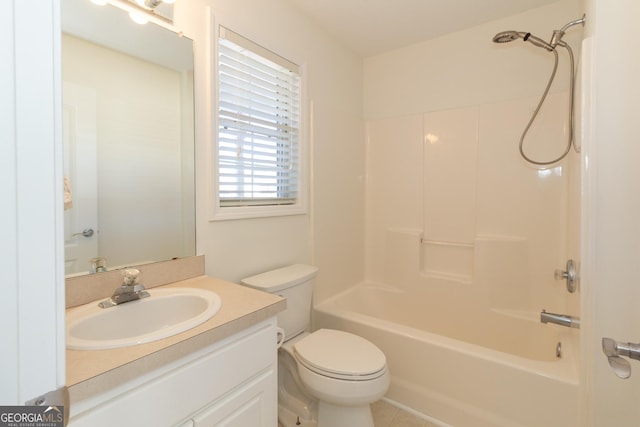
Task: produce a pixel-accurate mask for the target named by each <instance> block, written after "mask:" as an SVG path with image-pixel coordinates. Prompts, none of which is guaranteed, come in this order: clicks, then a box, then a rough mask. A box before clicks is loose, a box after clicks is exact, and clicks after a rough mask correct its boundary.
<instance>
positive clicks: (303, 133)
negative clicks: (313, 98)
mask: <svg viewBox="0 0 640 427" xmlns="http://www.w3.org/2000/svg"><path fill="white" fill-rule="evenodd" d="M212 27H213V28H214V32H213V34H212V49H211V52H212V57H211V65H212V66H211V69H212V83H213V87H212V91H211V93H212V95H213V96H212V100H213V102H212V105H211V107H212V108H211V118H212V120H211V123H212V126H211V132H212V135H211V136H212V138H211V139H212V143H211V144H210V147H211V164H210V174H211V176H210V179H209V182H210V183H211V191H210V195H211V204H210V220H211V221H220V220H233V219H244V218H262V217H274V216H287V215H303V214H306V213H307V212H308V193H309V185H308V181H309V164H310V162H309V161H308V157H309V156H308V153H309V150H308V148H309V132H308V129H309V126H310V118H309V112H308V111H307V107H306V106H307V105H308V102H307V97H306V81H307V79H306V65H305V64H302V65H298V75H299V78H300V94H299V96H300V106H299V115H300V127H299V140H298V169H299V173H298V185H297V188H298V191H297V195H296V196H297V197H296V199H295V202H294V203H290V204H273V205H256V204H246V205H242V206H221V200H220V193H219V188H220V178H219V167H220V165H219V106H220V104H219V90H218V88H219V59H218V52H219V40H220V37H221V32H224V31H227V32H231V33H233V35H234V36H237V37H241V38H244V39H245V40H247V41H248V42H249V43H252V44H253V45H255V46H257V47H258V49H259V51H255V50H253V49H251V50H252V51H253V52H254V53H257V54H259V55H261V56H263V57H266V58H267V59H271V58H270V57H272V56H273V55H275V56H276V57H281V56H280V55H278V54H276V53H274V52H273V51H270V50H268V49H266V48H264V47H262V46H260V45H259V44H257V43H256V42H254V41H252V40H250V39H248V38H246V37H244V36H242V35H240V34H239V33H237V32H235V31H233V30H230V29H228V27H225V26H223V25H213V26H212ZM263 53H265V54H266V55H265V54H263ZM267 55H269V56H267ZM283 59H284V58H283ZM284 61H287V62H291V61H289V60H287V59H284ZM274 62H275V61H274Z"/></svg>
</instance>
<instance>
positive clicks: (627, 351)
mask: <svg viewBox="0 0 640 427" xmlns="http://www.w3.org/2000/svg"><path fill="white" fill-rule="evenodd" d="M602 352H603V353H604V354H605V356H607V360H608V361H609V366H611V369H613V372H614V373H615V374H616V375H617V376H618V377H619V378H622V379H627V378H629V377H630V376H631V364H630V363H629V361H628V360H627V359H624V357H628V358H630V359H634V360H640V344H636V343H632V342H619V341H616V340H614V339H611V338H602Z"/></svg>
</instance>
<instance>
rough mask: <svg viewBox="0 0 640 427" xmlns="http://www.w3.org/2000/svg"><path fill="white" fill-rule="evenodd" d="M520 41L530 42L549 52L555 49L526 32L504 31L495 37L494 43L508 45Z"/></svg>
mask: <svg viewBox="0 0 640 427" xmlns="http://www.w3.org/2000/svg"><path fill="white" fill-rule="evenodd" d="M518 39H522V40H524V41H526V42H530V43H532V44H534V45H535V46H538V47H542V48H544V49H546V50H549V51H551V50H553V47H552V46H551V45H550V44H549V43H547V42H545V41H544V40H542V39H540V38H538V37H536V36H534V35H533V34H531V33H525V32H524V31H502V32H500V33H498V34H496V35H495V36H493V42H494V43H508V42H512V41H514V40H518Z"/></svg>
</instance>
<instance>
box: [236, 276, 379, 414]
mask: <svg viewBox="0 0 640 427" xmlns="http://www.w3.org/2000/svg"><path fill="white" fill-rule="evenodd" d="M317 272H318V269H317V268H316V267H314V266H310V265H304V264H295V265H290V266H287V267H283V268H279V269H276V270H272V271H268V272H266V273H261V274H258V275H256V276H252V277H248V278H246V279H243V280H242V284H243V285H245V286H249V287H251V288H254V289H259V290H262V291H265V292H269V293H273V294H278V295H280V296H283V297H285V298H286V299H287V308H286V310H284V311H282V312H281V313H280V314H278V326H279V327H280V328H281V329H282V330H283V335H284V342H283V344H282V346H281V347H280V349H279V350H278V420H279V422H280V424H282V425H283V426H284V427H297V426H301V427H307V426H317V427H347V426H348V427H355V426H357V427H373V418H372V416H371V408H370V406H369V405H370V404H371V403H373V402H375V401H376V400H378V399H380V398H381V397H382V396H384V394H385V393H386V391H387V389H388V388H389V381H390V379H389V371H388V369H387V362H386V358H385V355H384V353H383V352H382V351H381V350H380V349H379V348H378V347H376V346H375V345H374V344H373V343H371V342H370V341H367V340H366V339H364V338H362V337H360V336H358V335H354V334H351V333H348V332H344V331H338V330H334V329H320V330H317V331H315V332H311V333H310V332H309V323H310V318H311V298H312V294H313V279H314V277H315V276H316V274H317Z"/></svg>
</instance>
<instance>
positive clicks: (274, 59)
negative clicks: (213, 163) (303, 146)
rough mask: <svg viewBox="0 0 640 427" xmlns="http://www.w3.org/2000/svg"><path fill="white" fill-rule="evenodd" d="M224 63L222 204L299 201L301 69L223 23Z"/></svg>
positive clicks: (220, 155)
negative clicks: (229, 28) (227, 27)
mask: <svg viewBox="0 0 640 427" xmlns="http://www.w3.org/2000/svg"><path fill="white" fill-rule="evenodd" d="M218 64H219V71H218V72H219V81H218V84H219V97H218V105H219V107H218V108H219V110H218V184H219V188H218V194H219V199H220V206H222V207H224V206H250V205H260V206H265V205H286V204H295V203H296V200H297V197H298V187H299V184H298V183H299V174H300V171H299V143H300V141H299V140H300V76H299V71H298V67H297V66H296V65H295V64H292V63H290V62H289V61H287V60H285V59H284V58H281V57H279V56H277V55H275V54H274V53H272V52H270V51H268V50H266V49H264V48H262V47H261V46H258V45H256V44H255V43H253V42H251V41H249V40H247V39H245V38H243V37H242V36H240V35H238V34H236V33H233V32H232V31H230V30H228V29H225V28H223V27H221V31H220V40H219V48H218Z"/></svg>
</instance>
